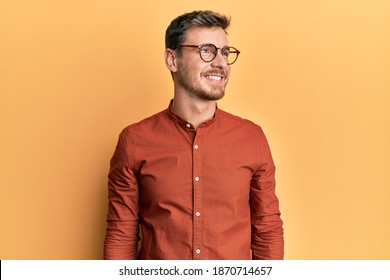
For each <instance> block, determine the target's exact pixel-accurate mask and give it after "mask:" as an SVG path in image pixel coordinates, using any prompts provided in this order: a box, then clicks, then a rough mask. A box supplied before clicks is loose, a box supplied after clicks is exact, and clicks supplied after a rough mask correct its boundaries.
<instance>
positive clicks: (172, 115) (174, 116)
mask: <svg viewBox="0 0 390 280" xmlns="http://www.w3.org/2000/svg"><path fill="white" fill-rule="evenodd" d="M172 103H173V99H171V101H170V102H169V106H168V109H167V113H168V116H169V117H170V118H171V119H172V120H173V121H174V122H176V123H177V124H179V126H181V127H184V128H186V129H188V128H194V126H193V125H192V124H191V123H190V122H188V121H186V120H184V119H182V118H181V117H180V116H179V115H177V114H176V113H175V112H174V111H173V109H172ZM218 118H219V109H218V105H216V108H215V113H214V116H213V118H211V119H209V120H207V121H205V122H204V123H202V124H201V125H200V126H199V128H202V127H207V126H210V125H212V124H213V123H215V121H216V120H217V119H218Z"/></svg>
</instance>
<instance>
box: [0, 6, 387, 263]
mask: <svg viewBox="0 0 390 280" xmlns="http://www.w3.org/2000/svg"><path fill="white" fill-rule="evenodd" d="M199 9H211V10H215V11H218V12H220V13H224V14H227V15H230V16H231V17H232V26H231V28H230V29H229V41H230V45H232V46H234V47H236V48H238V49H239V50H240V51H241V52H242V53H241V55H240V57H239V59H238V61H237V62H236V63H235V64H234V65H233V66H232V73H231V79H230V82H229V85H228V88H227V92H226V96H225V98H224V99H223V100H222V101H220V102H219V103H218V106H219V107H220V108H222V109H224V110H226V111H229V112H231V113H233V114H236V115H239V116H241V117H244V118H248V119H251V120H252V121H254V122H256V123H258V124H259V125H261V126H262V128H263V129H264V131H265V133H266V135H267V137H268V140H269V143H270V146H271V149H272V152H273V156H274V160H275V163H276V165H277V175H276V176H277V177H276V179H277V194H278V196H279V199H280V204H281V211H282V218H283V220H284V227H285V241H286V246H285V251H286V253H285V257H286V259H389V258H390V238H389V236H390V203H389V201H390V176H389V174H390V173H389V171H390V168H389V167H390V2H389V1H387V0H383V1H380V0H367V1H366V0H327V1H325V0H324V1H320V0H317V1H316V0H313V1H305V0H294V1H288V0H281V1H271V0H259V1H246V0H241V1H210V0H208V1H203V0H198V1H188V0H165V1H151V0H146V1H130V0H118V1H108V0H106V1H103V0H100V1H99V0H77V1H76V0H68V1H59V0H58V1H51V0H46V1H45V0H35V1H29V0H2V1H1V2H0V132H1V138H0V144H1V145H0V172H1V176H0V179H1V182H0V225H1V230H0V259H101V258H102V251H103V240H104V235H105V226H106V222H105V218H106V211H107V174H108V168H109V160H110V158H111V155H112V153H113V151H114V148H115V145H116V142H117V139H118V134H119V133H120V131H121V130H122V129H123V128H124V127H125V126H127V125H128V124H130V123H134V122H137V121H139V120H141V119H143V118H145V117H147V116H150V115H152V114H154V113H156V112H159V111H161V110H163V109H165V108H166V107H167V106H168V103H169V100H170V99H171V98H172V94H173V85H172V80H171V76H170V74H169V71H168V70H167V69H166V67H165V64H164V61H163V52H164V35H165V29H166V27H167V26H168V25H169V23H170V21H171V20H172V19H173V18H175V17H176V16H178V15H180V14H182V13H184V12H189V11H193V10H199ZM243 144H244V143H243ZM232 242H234V241H233V240H232Z"/></svg>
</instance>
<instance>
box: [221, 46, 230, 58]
mask: <svg viewBox="0 0 390 280" xmlns="http://www.w3.org/2000/svg"><path fill="white" fill-rule="evenodd" d="M221 53H222V55H223V56H224V57H229V54H230V48H223V49H222V50H221Z"/></svg>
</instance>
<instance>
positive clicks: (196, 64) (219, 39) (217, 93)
mask: <svg viewBox="0 0 390 280" xmlns="http://www.w3.org/2000/svg"><path fill="white" fill-rule="evenodd" d="M202 44H213V45H215V46H216V47H217V48H223V47H225V46H227V45H228V41H227V37H226V33H225V31H224V30H223V29H222V28H220V27H212V28H207V27H195V28H191V29H189V30H188V31H187V34H186V40H185V41H184V42H183V45H202ZM181 51H182V54H181V57H179V58H178V62H177V72H176V77H175V80H176V82H177V85H178V86H179V87H181V88H182V89H184V90H185V91H186V92H187V93H188V94H189V95H191V96H192V97H195V98H199V99H202V100H208V101H211V100H219V99H221V98H222V97H223V96H224V95H225V87H226V85H227V82H228V79H229V75H230V65H228V64H227V62H226V60H225V59H224V58H223V56H222V54H221V52H220V50H218V53H217V56H216V57H215V59H214V60H213V61H211V62H204V61H203V60H202V59H201V58H200V55H199V49H197V48H182V49H181Z"/></svg>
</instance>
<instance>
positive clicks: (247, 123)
mask: <svg viewBox="0 0 390 280" xmlns="http://www.w3.org/2000/svg"><path fill="white" fill-rule="evenodd" d="M218 114H219V117H220V120H221V122H222V123H223V125H226V126H231V127H234V128H235V129H239V130H246V131H248V132H249V131H252V132H254V133H261V134H263V130H262V128H261V126H260V125H258V124H256V123H254V122H253V121H251V120H248V119H244V118H242V117H239V116H237V115H233V114H231V113H228V112H226V111H224V110H221V109H218Z"/></svg>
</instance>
